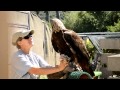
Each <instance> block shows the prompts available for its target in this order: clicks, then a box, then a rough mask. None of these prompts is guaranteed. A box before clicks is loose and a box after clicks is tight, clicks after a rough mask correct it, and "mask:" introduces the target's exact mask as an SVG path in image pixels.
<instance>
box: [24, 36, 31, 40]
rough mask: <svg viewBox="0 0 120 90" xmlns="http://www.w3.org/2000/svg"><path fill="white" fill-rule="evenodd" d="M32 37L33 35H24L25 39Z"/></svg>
mask: <svg viewBox="0 0 120 90" xmlns="http://www.w3.org/2000/svg"><path fill="white" fill-rule="evenodd" d="M30 37H32V35H27V36H25V37H24V39H29V38H30Z"/></svg>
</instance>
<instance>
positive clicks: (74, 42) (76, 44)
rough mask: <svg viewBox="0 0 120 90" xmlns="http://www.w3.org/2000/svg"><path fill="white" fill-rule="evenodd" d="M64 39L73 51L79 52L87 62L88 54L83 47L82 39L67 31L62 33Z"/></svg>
mask: <svg viewBox="0 0 120 90" xmlns="http://www.w3.org/2000/svg"><path fill="white" fill-rule="evenodd" d="M63 37H64V39H65V40H66V42H67V43H69V44H70V45H71V47H72V48H73V49H74V50H80V51H81V52H82V54H83V55H84V56H85V57H86V58H87V60H89V52H88V50H87V48H86V46H85V43H84V41H83V39H82V38H81V37H80V36H78V35H77V34H76V33H75V32H74V31H72V30H67V31H65V32H64V36H63Z"/></svg>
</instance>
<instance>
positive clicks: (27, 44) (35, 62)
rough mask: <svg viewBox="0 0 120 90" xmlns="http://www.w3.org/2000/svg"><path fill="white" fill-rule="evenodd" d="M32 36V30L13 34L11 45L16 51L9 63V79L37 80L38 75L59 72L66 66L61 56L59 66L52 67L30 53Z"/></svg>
mask: <svg viewBox="0 0 120 90" xmlns="http://www.w3.org/2000/svg"><path fill="white" fill-rule="evenodd" d="M33 34H34V30H31V31H30V30H26V31H21V32H16V33H15V34H13V37H12V44H13V45H14V46H16V47H17V48H18V51H17V52H16V53H15V54H14V55H13V57H12V59H11V62H10V65H11V75H10V78H11V79H38V78H39V75H48V74H52V73H56V72H60V71H62V70H64V69H65V67H66V66H67V65H68V62H67V60H66V58H65V57H63V55H62V56H60V65H56V66H55V67H52V66H50V65H49V64H48V63H47V62H46V61H45V60H44V59H43V58H42V57H41V56H39V55H37V54H35V53H34V52H32V51H31V47H32V46H33V45H34V42H33V38H32V35H33Z"/></svg>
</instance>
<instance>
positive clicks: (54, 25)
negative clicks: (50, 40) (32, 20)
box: [50, 18, 66, 32]
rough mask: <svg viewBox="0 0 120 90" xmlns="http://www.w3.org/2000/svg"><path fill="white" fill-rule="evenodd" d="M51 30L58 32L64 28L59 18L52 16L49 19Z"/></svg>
mask: <svg viewBox="0 0 120 90" xmlns="http://www.w3.org/2000/svg"><path fill="white" fill-rule="evenodd" d="M50 23H51V26H52V30H53V32H59V31H60V30H64V29H66V27H65V26H64V24H63V23H62V21H61V20H59V19H57V18H53V19H51V20H50Z"/></svg>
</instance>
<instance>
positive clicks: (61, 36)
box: [50, 18, 94, 77]
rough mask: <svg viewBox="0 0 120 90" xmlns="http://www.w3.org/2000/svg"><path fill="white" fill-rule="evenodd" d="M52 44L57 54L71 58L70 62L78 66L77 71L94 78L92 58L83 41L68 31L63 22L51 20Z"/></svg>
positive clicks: (71, 31) (55, 19)
mask: <svg viewBox="0 0 120 90" xmlns="http://www.w3.org/2000/svg"><path fill="white" fill-rule="evenodd" d="M50 23H51V26H52V37H51V42H52V45H53V48H54V50H55V51H56V52H58V53H60V55H61V54H64V55H67V56H68V57H70V61H69V62H72V63H74V64H75V65H76V70H83V71H85V72H88V73H89V74H90V75H91V76H92V77H93V76H94V72H93V70H92V68H91V66H90V57H89V53H88V51H87V48H86V46H85V43H84V41H83V39H82V38H81V37H80V36H78V35H77V33H75V32H74V31H73V30H69V29H67V28H66V27H65V26H64V24H63V23H62V21H61V20H59V19H57V18H54V19H52V20H51V22H50Z"/></svg>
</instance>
